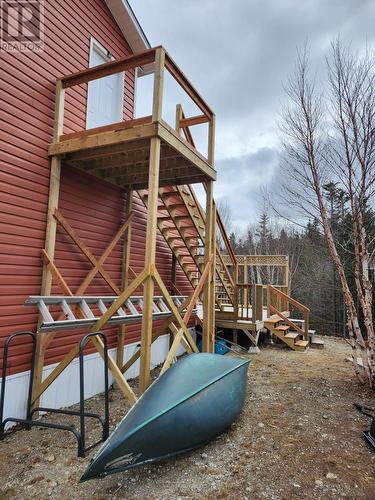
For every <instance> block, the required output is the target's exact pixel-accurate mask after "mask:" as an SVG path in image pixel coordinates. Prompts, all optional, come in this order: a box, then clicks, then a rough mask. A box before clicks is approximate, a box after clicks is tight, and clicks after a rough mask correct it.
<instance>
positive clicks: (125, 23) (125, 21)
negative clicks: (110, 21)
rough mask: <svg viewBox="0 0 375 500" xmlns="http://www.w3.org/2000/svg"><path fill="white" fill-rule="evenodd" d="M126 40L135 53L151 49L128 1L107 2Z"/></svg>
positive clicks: (108, 0)
mask: <svg viewBox="0 0 375 500" xmlns="http://www.w3.org/2000/svg"><path fill="white" fill-rule="evenodd" d="M105 3H106V4H107V7H108V8H109V10H110V11H111V14H112V16H113V17H114V19H115V21H116V22H117V24H118V26H119V28H120V30H121V31H122V34H123V35H124V38H125V40H126V41H127V42H128V44H129V46H130V48H131V49H132V51H133V52H134V53H137V52H142V51H144V50H146V49H149V48H150V42H149V41H148V39H147V36H146V35H145V32H144V31H143V29H142V26H141V25H140V23H139V21H138V19H137V16H136V15H135V14H134V11H133V9H132V8H131V6H130V4H129V2H128V0H120V1H119V0H105Z"/></svg>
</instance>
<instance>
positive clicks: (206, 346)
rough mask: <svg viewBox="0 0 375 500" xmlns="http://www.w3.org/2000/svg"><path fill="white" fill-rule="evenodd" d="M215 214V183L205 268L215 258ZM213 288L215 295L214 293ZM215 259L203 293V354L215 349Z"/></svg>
mask: <svg viewBox="0 0 375 500" xmlns="http://www.w3.org/2000/svg"><path fill="white" fill-rule="evenodd" d="M214 219H215V214H214V204H213V181H208V182H207V184H206V229H205V245H204V249H205V253H204V260H205V266H206V265H207V263H208V262H209V261H210V259H211V257H212V256H214V253H215V246H216V245H213V239H214V238H213V232H214V227H215V222H214ZM212 288H213V289H214V290H213V293H212ZM213 297H215V259H213V260H212V265H211V269H210V271H209V273H208V276H207V281H206V284H205V287H204V293H203V332H202V350H203V352H213V347H214V324H213V322H214V320H215V318H214V311H213V310H214V309H215V298H214V300H212V298H213Z"/></svg>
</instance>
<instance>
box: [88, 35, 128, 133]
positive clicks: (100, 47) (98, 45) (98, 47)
mask: <svg viewBox="0 0 375 500" xmlns="http://www.w3.org/2000/svg"><path fill="white" fill-rule="evenodd" d="M94 50H96V51H97V52H99V53H100V54H102V55H103V56H104V57H106V58H108V59H109V61H114V60H115V58H114V57H113V55H112V54H111V52H110V51H109V50H107V49H106V48H105V47H104V46H103V45H102V44H101V43H100V42H98V40H96V39H95V38H94V37H92V36H91V37H90V49H89V61H88V63H89V66H88V67H89V68H91V67H92V66H91V65H92V53H93V51H94ZM118 74H119V75H122V78H121V92H120V94H121V100H120V113H119V115H120V117H121V118H120V121H123V120H124V98H125V72H124V71H122V72H121V73H118ZM88 104H89V91H88V86H87V98H86V125H85V126H86V130H87V123H88V115H89V106H88Z"/></svg>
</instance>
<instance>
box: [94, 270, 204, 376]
mask: <svg viewBox="0 0 375 500" xmlns="http://www.w3.org/2000/svg"><path fill="white" fill-rule="evenodd" d="M207 272H208V271H207ZM149 276H151V277H152V278H153V279H154V280H155V282H156V284H157V286H158V287H159V289H160V292H161V294H162V295H163V297H164V300H165V302H166V303H167V306H168V307H169V309H170V311H171V313H172V316H173V319H172V320H171V319H168V320H167V321H166V322H164V323H163V324H162V325H161V326H160V327H159V328H158V329H157V331H156V332H155V334H154V335H153V340H154V339H156V338H157V337H158V336H159V335H160V334H161V333H162V328H164V330H165V329H166V328H169V329H170V330H171V331H172V333H173V334H174V335H175V339H176V337H177V336H178V341H177V345H178V344H179V343H180V342H182V343H183V344H184V347H185V348H186V350H187V351H188V352H193V351H194V352H198V348H197V346H196V344H195V342H194V339H193V338H192V336H191V334H190V332H189V330H188V328H187V323H188V318H190V316H191V313H192V310H193V307H194V305H195V301H196V298H197V296H198V295H199V293H200V290H201V289H199V290H198V292H197V294H193V297H194V295H195V301H194V302H193V303H192V304H190V305H189V306H188V310H187V311H186V313H185V316H186V318H185V317H184V319H185V321H186V320H187V321H186V323H185V321H184V319H183V318H182V317H181V312H182V310H183V309H184V307H186V306H185V305H184V304H181V306H180V307H179V308H177V307H176V305H175V303H174V302H173V299H172V297H171V296H170V294H169V293H168V290H167V288H166V286H165V285H164V282H163V280H162V278H161V276H160V274H159V273H158V271H157V270H156V269H155V267H154V266H152V265H151V266H149V267H148V268H145V269H144V270H143V271H142V273H141V274H140V275H139V276H138V280H139V281H140V282H139V283H138V286H139V284H140V283H143V282H144V281H145V280H146V278H148V277H149ZM205 276H207V274H206V273H205ZM136 281H137V280H134V281H133V283H135V282H136ZM202 283H203V282H202ZM202 286H203V284H202ZM129 288H130V287H128V288H127V289H126V290H125V291H124V292H122V294H121V295H119V297H118V298H117V300H115V301H114V302H113V304H112V305H111V306H110V307H109V308H108V309H107V311H106V312H105V313H104V314H103V316H102V317H101V318H100V319H99V320H98V321H97V322H96V323H95V325H93V326H92V327H91V329H90V331H91V332H98V331H100V330H101V329H102V328H103V327H104V326H105V325H106V323H107V322H108V320H109V319H110V318H111V317H112V316H113V315H114V314H115V313H116V312H117V311H118V309H119V308H120V307H121V306H122V305H123V304H124V302H125V301H126V300H127V299H128V298H129V296H130V295H129V293H128V291H129ZM134 290H135V289H134ZM190 309H191V310H190ZM174 323H176V324H177V325H178V327H177V326H176V325H175V324H174ZM175 339H174V342H175ZM137 354H138V353H137ZM135 356H136V355H134V356H133V357H132V359H134V361H135V360H136V359H137V357H135ZM129 361H130V360H129ZM134 361H133V362H134ZM129 366H131V365H129V362H128V363H126V364H125V365H124V367H123V369H122V371H125V368H126V367H127V368H126V369H128V367H129Z"/></svg>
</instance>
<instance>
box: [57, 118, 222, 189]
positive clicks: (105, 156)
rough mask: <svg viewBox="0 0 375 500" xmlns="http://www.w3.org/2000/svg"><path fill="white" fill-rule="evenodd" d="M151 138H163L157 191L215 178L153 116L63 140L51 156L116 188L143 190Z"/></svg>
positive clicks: (202, 160) (204, 163)
mask: <svg viewBox="0 0 375 500" xmlns="http://www.w3.org/2000/svg"><path fill="white" fill-rule="evenodd" d="M153 137H157V138H159V139H160V171H159V187H162V186H170V185H181V184H194V183H197V182H206V181H207V180H208V179H211V180H215V179H216V171H215V169H214V168H213V166H212V165H210V163H209V162H208V160H207V159H206V158H204V157H203V155H201V154H200V153H199V152H198V151H197V150H196V149H195V148H194V147H193V146H192V145H191V144H189V143H188V142H187V141H186V140H185V139H184V138H183V137H181V136H180V135H179V134H178V133H177V132H176V131H175V130H174V129H172V128H171V127H170V126H169V125H168V124H167V123H166V122H165V121H163V120H160V121H154V122H153V121H152V117H151V116H149V117H145V118H140V119H135V120H128V121H124V122H120V123H116V124H113V125H108V126H105V127H99V128H94V129H90V130H85V131H82V132H77V133H73V134H65V135H61V136H60V137H59V140H58V141H57V142H54V143H53V144H51V145H50V148H49V154H50V155H51V156H56V155H58V156H62V158H63V160H64V163H66V164H69V165H72V166H74V167H76V168H78V169H80V170H83V171H84V172H88V173H90V174H92V175H95V176H96V177H99V178H100V179H103V180H105V181H108V182H110V183H112V184H115V185H117V186H120V187H123V188H126V189H134V190H138V189H145V188H147V187H148V176H149V163H150V145H151V139H152V138H153Z"/></svg>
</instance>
